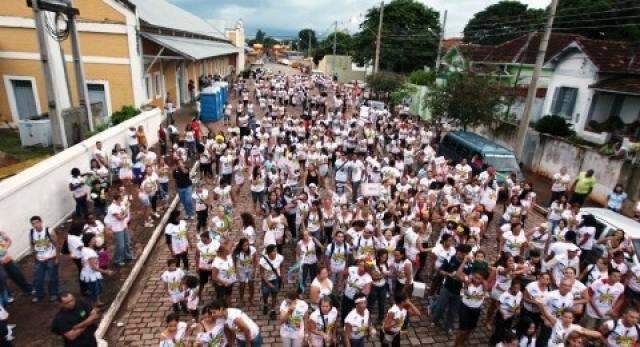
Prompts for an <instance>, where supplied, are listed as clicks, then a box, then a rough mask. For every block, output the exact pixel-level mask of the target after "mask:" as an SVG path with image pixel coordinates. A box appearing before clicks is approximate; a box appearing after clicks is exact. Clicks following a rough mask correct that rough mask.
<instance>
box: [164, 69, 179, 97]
mask: <svg viewBox="0 0 640 347" xmlns="http://www.w3.org/2000/svg"><path fill="white" fill-rule="evenodd" d="M162 70H163V71H164V85H165V87H166V89H165V93H168V94H169V97H170V98H171V101H173V103H174V105H175V103H176V101H177V98H176V94H177V93H176V63H175V62H173V61H163V62H162Z"/></svg>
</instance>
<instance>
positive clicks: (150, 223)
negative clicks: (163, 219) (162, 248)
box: [144, 222, 153, 228]
mask: <svg viewBox="0 0 640 347" xmlns="http://www.w3.org/2000/svg"><path fill="white" fill-rule="evenodd" d="M144 227H145V228H153V222H145V223H144Z"/></svg>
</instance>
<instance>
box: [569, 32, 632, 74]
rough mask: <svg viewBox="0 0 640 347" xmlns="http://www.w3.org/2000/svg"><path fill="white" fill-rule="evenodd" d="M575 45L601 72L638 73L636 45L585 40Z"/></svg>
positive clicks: (578, 41)
mask: <svg viewBox="0 0 640 347" xmlns="http://www.w3.org/2000/svg"><path fill="white" fill-rule="evenodd" d="M576 43H577V44H578V45H579V46H580V48H581V49H582V50H583V52H584V53H585V54H586V55H587V56H588V57H589V59H591V61H592V62H593V64H594V65H596V66H597V67H598V69H599V70H600V71H601V72H625V71H635V72H640V57H639V56H640V46H638V45H637V44H633V43H632V42H623V41H605V40H590V39H585V38H582V39H580V40H577V41H576Z"/></svg>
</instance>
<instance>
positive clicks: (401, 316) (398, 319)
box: [387, 304, 407, 334]
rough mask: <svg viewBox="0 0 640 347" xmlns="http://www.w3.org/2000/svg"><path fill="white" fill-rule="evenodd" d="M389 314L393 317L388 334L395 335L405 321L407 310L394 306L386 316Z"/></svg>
mask: <svg viewBox="0 0 640 347" xmlns="http://www.w3.org/2000/svg"><path fill="white" fill-rule="evenodd" d="M389 313H390V314H392V316H393V324H392V326H391V329H389V332H391V333H393V334H397V333H399V332H400V330H401V329H402V326H403V325H404V321H405V319H407V310H406V309H404V308H401V307H400V306H398V305H396V304H394V305H393V306H391V308H390V309H389V311H388V312H387V314H389Z"/></svg>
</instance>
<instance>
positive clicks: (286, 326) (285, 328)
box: [278, 289, 309, 347]
mask: <svg viewBox="0 0 640 347" xmlns="http://www.w3.org/2000/svg"><path fill="white" fill-rule="evenodd" d="M308 311H309V305H308V304H307V303H306V302H305V301H304V300H300V298H299V297H298V291H297V290H296V289H293V290H291V291H290V292H289V293H288V294H287V298H286V299H285V300H284V301H283V302H282V304H280V315H279V317H278V323H280V338H281V340H282V346H283V347H302V345H303V343H304V336H305V322H306V321H307V319H308V317H309V314H308Z"/></svg>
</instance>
